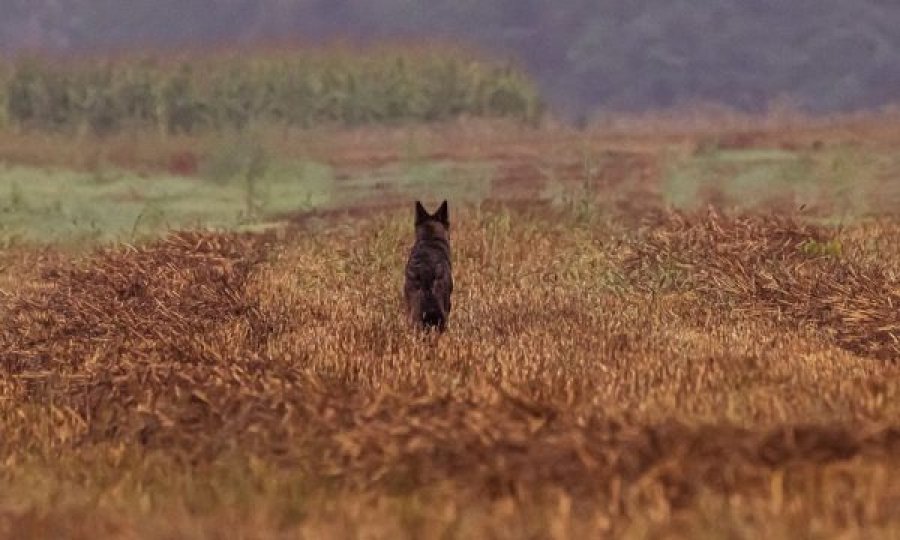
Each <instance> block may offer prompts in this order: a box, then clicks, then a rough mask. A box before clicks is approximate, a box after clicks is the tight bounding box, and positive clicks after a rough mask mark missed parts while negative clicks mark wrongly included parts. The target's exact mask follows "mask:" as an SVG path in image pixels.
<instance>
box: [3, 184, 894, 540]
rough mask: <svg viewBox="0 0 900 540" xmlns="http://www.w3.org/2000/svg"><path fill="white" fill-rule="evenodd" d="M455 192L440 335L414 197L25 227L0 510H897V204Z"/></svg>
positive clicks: (732, 520) (130, 520)
mask: <svg viewBox="0 0 900 540" xmlns="http://www.w3.org/2000/svg"><path fill="white" fill-rule="evenodd" d="M451 204H452V202H451ZM451 220H452V226H453V229H452V236H451V242H452V246H453V250H454V278H455V281H456V285H457V288H456V292H455V293H454V311H453V313H452V315H451V325H450V329H449V331H448V332H447V333H446V334H445V335H443V336H441V337H440V338H436V337H434V336H421V335H417V334H415V333H413V332H410V331H409V329H408V328H407V327H406V326H405V325H404V321H403V318H402V315H401V305H400V302H401V295H400V287H401V285H402V276H403V275H402V268H403V264H404V262H405V256H406V250H407V249H408V246H409V244H410V242H411V240H412V223H411V222H412V210H411V206H410V208H409V209H397V210H385V211H380V212H373V213H367V212H362V213H360V215H357V216H356V217H352V218H345V219H335V220H333V221H332V222H329V223H328V224H327V225H326V226H322V225H321V224H319V225H318V226H316V227H309V226H306V225H305V224H304V221H303V220H298V221H297V223H296V224H295V225H292V226H290V227H287V228H283V229H279V230H277V231H273V232H269V233H262V234H252V235H251V234H235V233H202V232H184V233H174V234H172V235H170V236H168V237H167V238H165V239H162V240H158V241H155V242H150V243H145V244H141V245H139V246H137V247H130V246H117V247H111V248H107V249H103V250H99V251H95V252H91V253H88V254H82V255H77V256H69V255H64V254H61V253H59V252H57V251H55V250H53V249H51V248H42V249H37V248H35V249H31V250H24V249H20V250H15V251H8V252H6V253H4V255H3V261H4V263H3V264H4V268H6V271H5V272H4V274H5V275H4V278H3V281H0V292H2V294H0V433H2V438H0V536H5V537H10V538H24V537H48V538H49V537H53V538H57V537H72V538H96V537H98V536H103V537H121V538H132V537H147V538H218V537H229V538H270V537H306V538H398V537H399V538H402V537H424V538H576V537H592V538H596V537H604V536H616V537H624V538H648V537H652V538H659V537H692V538H695V537H710V538H720V537H721V538H736V537H737V538H756V537H760V536H763V535H765V536H767V537H769V538H797V537H809V538H825V537H828V538H831V537H837V536H840V537H846V538H873V537H894V536H896V535H898V534H900V519H898V518H897V517H896V508H897V507H898V504H900V477H898V472H897V470H898V465H900V457H898V456H900V454H898V451H900V420H898V413H900V401H898V395H900V378H898V375H900V367H898V365H897V362H896V359H897V357H898V354H900V342H898V340H897V335H898V332H900V310H898V306H900V284H898V280H897V279H898V278H897V274H898V272H900V248H898V247H897V246H898V244H897V242H896V238H897V233H898V232H900V223H898V222H897V221H896V220H895V219H894V218H892V217H891V216H890V215H883V216H882V217H879V218H877V219H874V218H873V219H865V220H859V221H857V222H854V223H852V224H845V225H844V226H842V227H839V228H838V227H828V226H825V225H821V224H816V223H818V222H817V221H816V220H812V219H808V218H807V217H804V216H803V215H802V214H801V213H796V212H791V213H786V212H783V211H779V212H776V211H773V210H772V209H770V208H757V209H753V210H748V211H742V212H731V211H727V210H725V209H717V208H714V207H711V208H708V209H705V210H698V211H691V212H685V213H678V212H672V211H667V210H663V209H661V208H658V207H656V206H655V205H652V204H645V205H634V206H633V207H629V208H628V209H627V211H626V210H622V209H620V210H608V211H606V210H604V211H600V210H597V211H593V212H584V211H581V212H577V213H573V212H571V211H567V210H565V209H562V210H561V209H551V208H549V207H547V206H545V205H528V204H522V203H521V202H520V203H519V204H516V205H515V206H514V207H510V206H504V205H497V204H486V205H482V206H480V207H476V206H466V207H463V208H459V207H451Z"/></svg>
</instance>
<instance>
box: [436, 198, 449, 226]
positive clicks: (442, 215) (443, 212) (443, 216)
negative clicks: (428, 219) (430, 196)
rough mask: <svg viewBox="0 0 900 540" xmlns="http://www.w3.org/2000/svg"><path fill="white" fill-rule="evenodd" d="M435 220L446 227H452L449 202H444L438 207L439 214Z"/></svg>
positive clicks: (437, 213)
mask: <svg viewBox="0 0 900 540" xmlns="http://www.w3.org/2000/svg"><path fill="white" fill-rule="evenodd" d="M434 219H436V220H438V221H440V222H441V223H443V224H444V227H449V226H450V216H449V215H448V213H447V201H444V202H442V203H441V206H440V207H438V209H437V212H435V213H434Z"/></svg>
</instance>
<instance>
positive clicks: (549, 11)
mask: <svg viewBox="0 0 900 540" xmlns="http://www.w3.org/2000/svg"><path fill="white" fill-rule="evenodd" d="M0 13H2V15H0V54H2V55H4V56H7V57H9V56H13V55H15V54H17V53H19V52H22V51H25V50H35V49H39V50H44V51H52V52H64V53H71V52H94V53H96V52H105V51H119V50H123V49H125V50H133V49H140V48H143V47H147V46H156V47H158V46H164V47H171V46H175V47H177V46H198V45H200V46H206V45H230V46H234V45H240V46H244V45H246V46H252V45H253V44H255V43H266V42H273V41H284V40H289V41H297V42H301V43H327V42H329V41H333V40H335V39H349V40H352V41H357V42H360V43H363V44H364V43H366V42H369V41H371V40H385V39H386V40H394V39H420V38H421V39H431V40H440V41H451V42H455V43H462V44H466V45H472V46H477V47H479V48H481V49H483V50H486V51H488V52H491V53H496V54H500V55H503V56H512V57H514V58H516V59H517V60H518V61H519V62H521V64H522V65H523V66H524V67H526V68H527V69H528V71H529V72H530V73H531V74H532V75H533V77H534V78H535V79H536V80H537V81H538V83H539V84H540V86H541V88H542V90H543V92H544V95H545V96H546V99H547V101H548V102H549V104H550V105H551V107H552V108H553V109H554V110H555V111H556V112H557V113H560V114H564V115H569V116H582V115H585V114H587V113H590V112H592V111H596V110H599V109H605V110H625V111H636V110H643V109H659V108H670V107H677V106H681V105H685V104H696V103H704V104H706V103H712V104H723V105H727V106H730V107H734V108H737V109H740V110H744V111H759V110H762V109H764V108H765V107H766V106H767V105H768V104H770V103H771V102H772V101H773V100H787V101H788V102H790V103H791V104H793V105H795V106H797V107H798V108H802V109H805V110H808V111H812V112H823V113H824V112H833V111H847V110H854V109H862V108H875V107H879V106H883V105H886V104H889V103H892V102H895V101H897V98H898V92H900V31H898V30H897V29H898V28H900V2H897V1H896V0H790V1H783V0H756V1H753V2H748V1H746V0H702V1H701V0H640V1H635V0H562V1H555V2H550V1H540V0H431V1H428V2H424V1H414V0H0Z"/></svg>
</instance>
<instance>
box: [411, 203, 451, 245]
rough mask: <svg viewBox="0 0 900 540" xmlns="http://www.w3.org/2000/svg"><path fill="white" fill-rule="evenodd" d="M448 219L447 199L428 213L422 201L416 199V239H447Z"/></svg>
mask: <svg viewBox="0 0 900 540" xmlns="http://www.w3.org/2000/svg"><path fill="white" fill-rule="evenodd" d="M449 237H450V220H449V218H448V216H447V201H444V202H442V203H441V206H439V207H438V209H437V211H436V212H435V213H434V214H429V213H428V211H427V210H425V207H424V206H422V203H421V202H419V201H416V239H418V240H429V239H440V240H449V239H450V238H449Z"/></svg>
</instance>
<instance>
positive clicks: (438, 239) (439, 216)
mask: <svg viewBox="0 0 900 540" xmlns="http://www.w3.org/2000/svg"><path fill="white" fill-rule="evenodd" d="M452 292H453V276H452V273H451V265H450V222H449V220H448V217H447V201H444V202H443V203H442V204H441V206H440V208H438V209H437V212H435V213H434V214H429V213H428V212H427V211H426V210H425V208H424V207H423V206H422V203H420V202H419V201H416V242H415V244H413V247H412V251H411V252H410V254H409V261H408V262H407V263H406V283H405V284H404V286H403V296H404V298H405V299H406V309H407V313H408V315H409V318H410V320H412V322H413V323H414V324H416V325H419V326H421V327H422V328H426V329H427V328H437V329H438V330H440V331H441V332H443V331H444V329H445V328H446V327H447V319H448V318H449V316H450V293H452Z"/></svg>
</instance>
